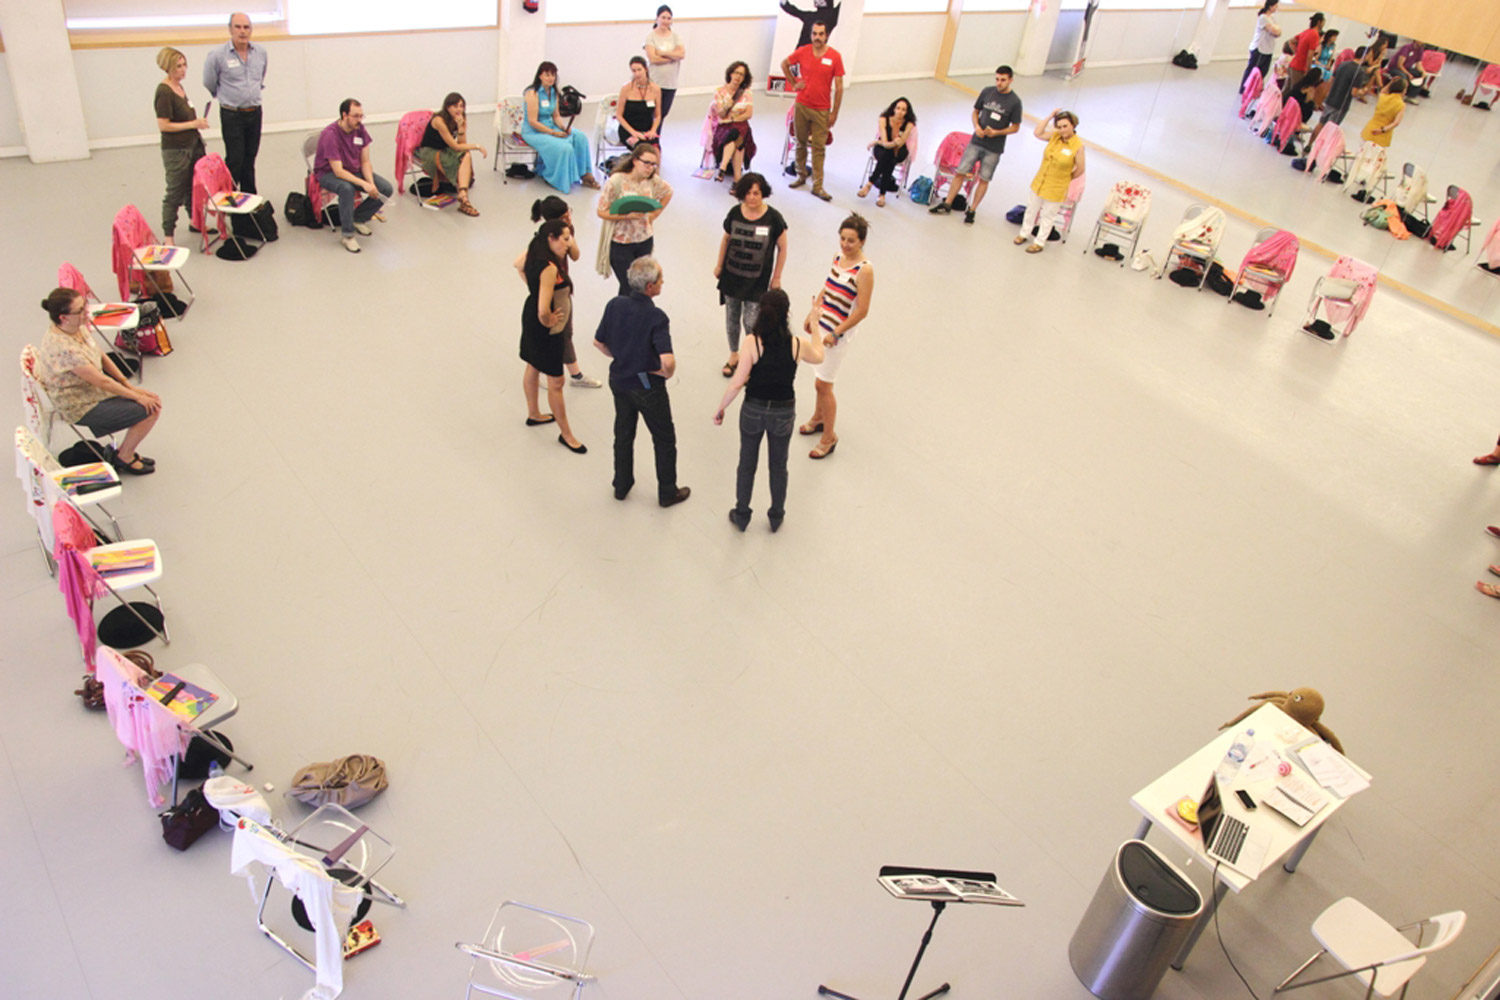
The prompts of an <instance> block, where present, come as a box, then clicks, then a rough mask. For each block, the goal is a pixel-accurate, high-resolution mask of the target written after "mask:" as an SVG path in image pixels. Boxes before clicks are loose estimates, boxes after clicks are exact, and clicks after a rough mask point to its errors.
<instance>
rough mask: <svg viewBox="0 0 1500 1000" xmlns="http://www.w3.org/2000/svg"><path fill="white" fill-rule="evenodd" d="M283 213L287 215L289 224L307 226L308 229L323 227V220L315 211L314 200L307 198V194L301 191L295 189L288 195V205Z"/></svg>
mask: <svg viewBox="0 0 1500 1000" xmlns="http://www.w3.org/2000/svg"><path fill="white" fill-rule="evenodd" d="M281 214H282V215H284V216H286V221H287V224H288V225H291V226H306V227H307V228H308V229H322V228H323V221H322V220H321V219H319V218H318V213H317V212H314V211H313V207H312V202H310V201H308V200H307V195H305V194H303V193H302V192H301V191H293V192H292V193H291V194H289V195H287V196H286V205H285V207H283V208H282V210H281Z"/></svg>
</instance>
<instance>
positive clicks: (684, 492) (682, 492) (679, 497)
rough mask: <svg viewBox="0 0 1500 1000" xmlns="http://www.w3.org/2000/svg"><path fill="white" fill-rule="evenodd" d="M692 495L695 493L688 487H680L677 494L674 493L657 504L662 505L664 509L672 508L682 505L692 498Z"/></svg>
mask: <svg viewBox="0 0 1500 1000" xmlns="http://www.w3.org/2000/svg"><path fill="white" fill-rule="evenodd" d="M692 493H693V491H692V490H691V489H689V488H688V487H686V486H679V487H677V492H676V493H673V494H672V495H671V496H669V497H667V498H666V499H665V500H659V501H657V502H658V503H660V504H661V505H662V506H663V507H671V506H672V505H673V504H679V503H682V501H684V500H686V499H687V498H688V497H690V496H692Z"/></svg>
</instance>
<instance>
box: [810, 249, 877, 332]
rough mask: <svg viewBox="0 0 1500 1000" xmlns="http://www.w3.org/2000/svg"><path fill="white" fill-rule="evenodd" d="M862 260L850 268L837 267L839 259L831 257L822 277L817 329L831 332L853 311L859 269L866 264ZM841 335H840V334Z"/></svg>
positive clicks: (857, 289)
mask: <svg viewBox="0 0 1500 1000" xmlns="http://www.w3.org/2000/svg"><path fill="white" fill-rule="evenodd" d="M868 263H869V261H868V260H862V261H860V262H859V263H858V264H855V265H854V266H853V267H851V268H842V267H839V259H838V258H837V257H835V258H833V266H832V267H831V268H830V269H829V271H828V277H827V278H825V279H823V304H822V306H821V308H820V310H819V314H818V329H820V330H822V331H823V332H824V333H833V328H834V327H836V326H838V325H839V324H840V323H842V322H843V321H844V320H846V319H848V318H849V313H851V312H853V311H854V300H855V299H856V298H857V297H858V295H859V286H858V284H857V282H858V280H859V272H860V269H861V268H863V267H864V266H865V265H866V264H868ZM840 337H842V335H840Z"/></svg>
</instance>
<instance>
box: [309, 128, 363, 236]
mask: <svg viewBox="0 0 1500 1000" xmlns="http://www.w3.org/2000/svg"><path fill="white" fill-rule="evenodd" d="M322 136H323V133H322V131H321V130H320V131H317V132H309V133H307V134H306V135H304V136H303V137H302V162H303V164H304V165H305V166H306V167H307V176H306V179H305V181H304V183H305V184H306V188H307V200H308V201H309V202H311V203H312V204H313V205H314V206H315V207H316V208H317V211H318V218H319V219H321V220H322V221H323V225H325V226H329V227H331V228H332V229H333V234H334V235H335V236H340V235H342V233H341V232H340V230H339V227H338V226H336V225H334V222H333V216H332V215H331V214H330V210H331V209H332V207H333V205H334V204H336V203H337V202H338V195H336V194H334V193H333V192H332V191H329V190H327V189H325V188H324V187H323V185H321V184H319V183H318V179H317V177H315V176H314V175H313V166H314V164H316V163H317V159H318V140H319V139H320V138H322ZM354 199H355V201H356V202H358V201H359V192H358V191H356V192H355V193H354Z"/></svg>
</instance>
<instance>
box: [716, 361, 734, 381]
mask: <svg viewBox="0 0 1500 1000" xmlns="http://www.w3.org/2000/svg"><path fill="white" fill-rule="evenodd" d="M737 367H738V366H737V365H732V364H730V363H729V362H728V361H726V362H724V367H723V368H720V369H719V372H720V374H722V375H723V376H724V377H725V378H734V370H735V368H737Z"/></svg>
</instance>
